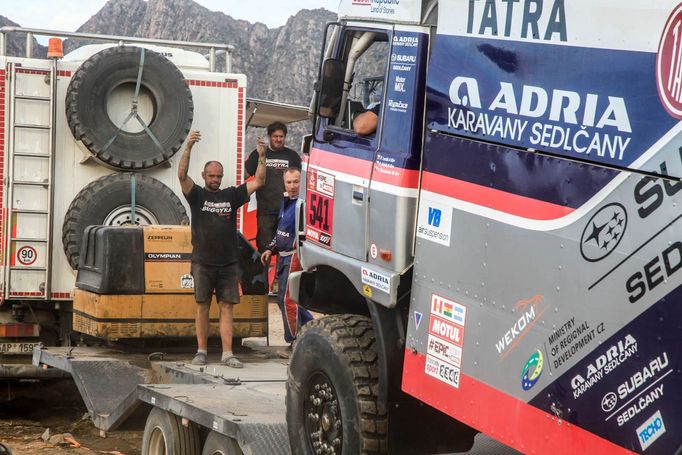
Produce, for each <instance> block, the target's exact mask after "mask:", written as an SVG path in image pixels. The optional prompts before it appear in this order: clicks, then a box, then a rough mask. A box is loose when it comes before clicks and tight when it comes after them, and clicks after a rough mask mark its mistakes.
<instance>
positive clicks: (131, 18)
mask: <svg viewBox="0 0 682 455" xmlns="http://www.w3.org/2000/svg"><path fill="white" fill-rule="evenodd" d="M0 19H4V18H2V17H1V16H0ZM335 19H336V14H335V13H332V12H331V11H328V10H325V9H315V10H302V11H299V12H298V13H297V14H296V15H294V16H291V17H290V18H289V20H288V21H287V22H286V24H285V25H283V26H281V27H277V28H272V29H271V28H268V27H267V26H266V25H265V24H262V23H258V22H257V23H255V24H252V23H250V22H247V21H244V20H237V19H234V18H232V17H231V16H229V15H226V14H224V13H222V12H214V11H210V10H209V9H207V8H205V7H203V6H201V5H199V4H198V3H196V2H194V1H192V0H147V1H145V0H109V1H108V2H107V3H106V4H105V5H104V6H103V7H102V9H101V10H100V11H99V12H98V13H97V14H95V15H94V16H92V17H91V18H90V19H89V20H88V21H87V22H86V23H84V24H83V25H82V26H81V27H80V28H79V29H78V30H77V31H79V32H88V33H101V34H109V35H123V36H136V37H143V38H160V39H170V40H181V41H199V42H210V43H224V44H232V45H234V46H235V51H234V54H233V60H232V62H233V63H232V69H233V71H234V72H239V73H244V74H246V76H247V77H248V84H249V86H248V95H247V96H249V97H253V98H261V99H267V100H272V101H279V102H285V103H292V104H300V105H304V106H308V104H309V102H310V97H311V95H312V86H313V83H314V82H315V79H316V77H317V65H318V61H319V53H320V46H321V41H322V34H323V31H324V27H325V25H326V23H327V22H330V21H334V20H335ZM0 23H1V22H0ZM20 40H25V38H24V37H23V36H22V37H21V38H20ZM85 43H86V42H85V41H84V40H67V41H66V42H65V43H64V50H65V52H68V51H69V50H72V49H74V48H76V47H79V46H82V45H83V44H85ZM16 46H19V47H16ZM8 48H10V47H9V46H8ZM20 48H21V43H20V42H12V44H11V50H12V52H11V53H10V55H12V54H13V55H18V54H19V53H20V52H21V55H23V51H21V50H20ZM39 52H41V53H42V55H45V53H46V50H45V48H42V49H40V50H37V51H36V55H39V54H38V53H39ZM8 53H9V52H8ZM218 65H219V66H218V68H224V57H219V61H218ZM309 130H310V126H309V123H308V122H299V123H298V124H295V125H292V127H291V129H290V133H289V138H288V140H287V142H288V145H289V146H290V147H292V148H295V149H296V148H298V147H299V145H300V137H301V135H302V134H304V133H306V132H308V131H309ZM259 133H260V132H258V131H249V133H248V135H247V141H248V142H249V144H247V150H249V149H250V144H252V143H253V144H255V140H254V138H255V136H256V135H257V134H259Z"/></svg>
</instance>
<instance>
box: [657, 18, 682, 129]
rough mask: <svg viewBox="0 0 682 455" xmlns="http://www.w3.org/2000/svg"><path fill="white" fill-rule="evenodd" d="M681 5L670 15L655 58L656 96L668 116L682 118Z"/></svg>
mask: <svg viewBox="0 0 682 455" xmlns="http://www.w3.org/2000/svg"><path fill="white" fill-rule="evenodd" d="M681 24H682V5H678V6H677V8H675V10H674V11H673V12H672V14H670V17H669V18H668V21H667V23H666V24H665V28H664V29H663V34H662V36H661V41H660V43H659V47H658V55H657V56H656V82H657V85H658V96H659V98H660V99H661V102H662V103H663V105H664V106H665V109H666V110H667V111H668V113H669V114H670V115H672V116H673V117H676V118H682V70H681V68H682V55H680V52H679V49H680V47H681V46H682V35H681V34H680V32H679V30H680V25H681Z"/></svg>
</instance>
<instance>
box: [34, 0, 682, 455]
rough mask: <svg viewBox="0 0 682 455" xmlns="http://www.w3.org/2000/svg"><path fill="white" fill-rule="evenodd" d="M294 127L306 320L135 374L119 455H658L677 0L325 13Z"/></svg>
mask: <svg viewBox="0 0 682 455" xmlns="http://www.w3.org/2000/svg"><path fill="white" fill-rule="evenodd" d="M367 111H371V112H373V113H374V114H375V117H376V123H377V125H376V130H375V131H374V132H373V133H371V134H367V135H361V134H358V133H356V132H355V131H354V129H353V123H354V121H355V120H356V119H357V118H359V116H360V115H363V118H365V119H366V118H367V117H368V116H367V115H366V112H367ZM311 113H312V115H313V131H312V134H311V135H309V136H307V137H306V138H305V139H304V141H303V144H302V146H303V148H302V152H303V155H304V172H303V175H302V194H301V196H300V200H299V204H300V210H299V211H298V219H297V226H298V231H299V234H298V240H299V242H298V246H297V252H296V255H295V257H294V259H292V274H291V275H290V279H289V286H288V291H287V292H288V295H287V301H288V302H297V303H298V304H300V305H303V306H305V307H306V308H308V309H311V310H315V311H318V312H321V313H324V314H326V316H324V317H321V318H319V319H317V320H315V321H313V322H310V323H308V324H306V325H305V326H304V327H303V328H302V329H301V331H300V332H299V333H298V337H297V340H296V342H295V344H294V349H293V353H292V355H291V358H290V361H289V365H288V368H287V369H284V367H283V366H282V365H279V364H277V365H275V364H274V362H272V361H265V362H259V361H253V362H248V361H247V362H245V368H244V372H243V373H241V374H235V372H234V371H225V370H221V369H220V367H218V366H215V365H209V366H208V367H206V368H194V367H192V366H189V365H186V364H177V363H176V364H173V363H172V362H156V363H155V364H154V365H155V366H154V372H155V377H154V378H152V379H149V378H147V377H145V378H140V379H137V381H138V382H139V383H140V384H141V385H139V386H137V389H136V391H135V390H134V388H133V389H131V388H128V389H126V390H128V391H130V390H133V391H132V392H130V394H129V395H127V396H126V398H125V401H126V402H127V403H129V404H130V403H132V402H135V401H136V400H137V401H142V402H144V403H146V405H145V406H150V407H151V408H152V411H151V413H150V414H149V418H148V419H147V426H146V428H145V433H144V442H143V452H144V453H153V454H157V453H191V454H194V453H200V451H201V447H202V445H203V453H204V454H216V453H223V454H239V453H264V454H278V453H283V454H286V453H293V454H297V455H298V454H342V455H355V454H361V453H362V454H379V453H447V452H449V453H452V452H457V451H466V450H469V448H470V447H471V446H472V444H473V443H474V438H475V435H476V434H477V433H485V434H487V435H488V436H490V437H492V438H494V439H496V440H498V441H501V442H503V443H504V444H506V445H507V446H509V447H511V448H513V449H516V450H518V451H520V452H523V453H537V454H546V453H553V454H597V453H598V454H620V453H652V454H674V453H680V448H681V447H682V436H681V435H682V428H681V427H682V414H681V411H680V406H679V404H680V403H681V402H682V397H681V394H682V380H681V378H680V359H679V358H678V357H679V356H680V354H679V353H680V351H682V349H681V347H682V346H681V343H682V341H681V340H682V337H681V336H680V335H681V333H680V322H679V321H680V320H681V319H682V314H681V313H682V305H680V299H681V298H682V291H680V289H682V288H680V284H682V273H677V272H679V271H680V270H682V238H681V237H682V230H681V228H680V224H678V222H679V220H680V219H681V218H682V213H681V212H680V202H681V201H680V194H682V193H679V191H680V189H681V188H682V186H681V183H680V178H681V177H682V152H681V150H682V139H681V137H682V136H681V135H682V124H681V123H680V119H681V118H682V4H681V3H679V1H671V0H661V1H657V2H643V1H635V0H624V1H614V0H593V1H585V0H572V1H564V0H544V1H543V0H441V1H439V2H436V1H428V0H425V1H423V2H421V1H417V0H342V1H341V2H340V6H339V20H338V22H336V23H332V24H329V25H328V26H327V28H326V30H325V35H324V43H323V46H322V53H321V58H320V70H319V80H318V82H317V83H316V84H315V93H314V97H313V102H312V103H311ZM105 145H106V143H105ZM98 355H100V354H98ZM101 355H104V354H101ZM101 359H102V357H101V356H100V357H97V356H92V355H91V356H90V357H88V353H87V352H86V351H84V350H79V348H75V349H70V350H68V351H64V350H61V351H60V350H59V349H50V348H44V349H36V350H35V351H34V356H33V362H34V364H36V365H42V366H44V365H52V366H57V367H58V368H62V369H65V370H68V371H70V372H71V373H72V375H73V377H74V379H75V380H76V382H77V384H79V388H81V389H82V390H85V389H88V388H89V389H90V391H91V392H93V391H94V392H99V395H105V391H110V390H113V389H114V388H115V387H116V382H117V381H114V380H111V379H107V378H108V376H106V377H104V378H103V377H102V375H100V376H99V377H98V382H97V381H96V382H94V383H88V382H87V381H85V379H84V378H85V376H87V375H86V374H84V370H86V369H87V368H91V369H92V368H100V367H101V366H100V365H101V364H100V363H98V362H101ZM88 362H89V363H88ZM87 365H89V366H88V367H87V368H86V366H87ZM129 376H132V375H129ZM116 377H117V378H121V377H127V376H125V375H121V374H118V375H116ZM180 378H182V380H181V381H179V380H178V379H180ZM105 380H107V381H108V382H106V385H107V387H104V385H103V381H105ZM154 380H156V381H157V382H159V384H156V385H155V384H151V382H153V381H154ZM173 380H175V383H173V384H171V382H173ZM164 382H165V383H164ZM180 382H182V383H180ZM88 384H90V386H88ZM285 384H286V387H285ZM86 391H87V390H86ZM92 395H97V393H91V394H90V396H92ZM119 395H120V393H119ZM84 396H85V394H84ZM87 402H88V401H87V400H86V403H87ZM89 410H90V411H91V414H92V415H93V420H94V421H95V423H96V425H98V427H100V428H109V427H111V425H110V424H111V423H112V422H111V421H112V420H115V419H114V417H113V416H116V417H117V418H118V417H121V416H123V415H124V414H125V413H126V412H128V411H126V412H122V411H121V410H120V409H118V408H117V409H116V410H115V411H111V412H110V411H106V412H104V411H102V412H99V413H98V411H96V410H93V409H92V408H91V406H90V405H89ZM117 413H118V414H117ZM107 419H109V420H110V421H107Z"/></svg>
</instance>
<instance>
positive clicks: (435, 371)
mask: <svg viewBox="0 0 682 455" xmlns="http://www.w3.org/2000/svg"><path fill="white" fill-rule="evenodd" d="M424 373H426V374H428V375H429V376H431V377H434V378H436V379H438V380H439V381H441V382H444V383H446V384H449V385H451V386H452V387H454V388H457V389H458V388H459V374H460V369H459V368H457V367H456V366H454V365H451V364H449V363H447V362H443V361H442V360H439V359H437V358H435V357H432V356H430V355H427V356H426V364H425V366H424Z"/></svg>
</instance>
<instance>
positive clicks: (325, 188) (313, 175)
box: [306, 169, 335, 247]
mask: <svg viewBox="0 0 682 455" xmlns="http://www.w3.org/2000/svg"><path fill="white" fill-rule="evenodd" d="M306 188H307V191H306V238H307V239H309V240H312V241H313V242H317V243H319V244H321V245H323V246H326V247H331V244H332V226H333V221H334V189H335V182H334V176H333V175H330V174H327V173H324V172H320V171H319V170H317V169H308V175H307V185H306Z"/></svg>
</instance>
